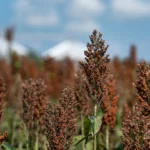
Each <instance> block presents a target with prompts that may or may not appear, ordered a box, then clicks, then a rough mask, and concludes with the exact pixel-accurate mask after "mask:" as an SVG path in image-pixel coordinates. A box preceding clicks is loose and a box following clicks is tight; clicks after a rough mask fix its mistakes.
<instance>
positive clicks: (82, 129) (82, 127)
mask: <svg viewBox="0 0 150 150" xmlns="http://www.w3.org/2000/svg"><path fill="white" fill-rule="evenodd" d="M81 133H82V137H84V122H83V115H82V114H81ZM82 150H85V146H84V141H83V142H82Z"/></svg>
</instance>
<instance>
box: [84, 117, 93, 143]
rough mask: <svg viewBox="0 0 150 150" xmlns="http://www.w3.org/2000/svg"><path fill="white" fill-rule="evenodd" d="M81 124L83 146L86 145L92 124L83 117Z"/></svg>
mask: <svg viewBox="0 0 150 150" xmlns="http://www.w3.org/2000/svg"><path fill="white" fill-rule="evenodd" d="M83 124H84V136H85V137H86V138H85V144H86V143H87V141H88V135H89V134H90V131H91V127H92V123H91V121H90V119H89V117H85V119H84V123H83Z"/></svg>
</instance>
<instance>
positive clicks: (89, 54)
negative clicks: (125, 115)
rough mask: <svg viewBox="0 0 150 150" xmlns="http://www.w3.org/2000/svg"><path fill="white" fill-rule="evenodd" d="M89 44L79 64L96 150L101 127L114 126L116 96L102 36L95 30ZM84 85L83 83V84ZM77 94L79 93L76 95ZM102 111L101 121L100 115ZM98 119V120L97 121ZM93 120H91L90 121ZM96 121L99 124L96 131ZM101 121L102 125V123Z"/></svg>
mask: <svg viewBox="0 0 150 150" xmlns="http://www.w3.org/2000/svg"><path fill="white" fill-rule="evenodd" d="M90 40H91V44H90V43H88V44H87V51H85V56H86V57H85V60H86V61H85V62H80V65H81V68H82V70H83V73H84V74H85V78H86V81H87V83H86V84H87V85H88V86H86V91H87V93H88V99H90V101H91V104H93V113H92V118H94V121H92V122H93V123H92V124H93V125H94V127H93V149H94V150H97V148H98V147H97V134H98V132H99V131H101V130H100V129H101V125H104V124H105V125H106V126H107V127H109V126H110V127H112V128H113V127H114V126H115V121H116V120H115V115H116V111H117V101H118V96H117V94H116V92H115V82H114V81H113V79H112V77H109V76H110V71H109V68H108V64H109V62H110V59H109V58H108V57H109V55H106V51H107V48H108V46H105V41H104V40H102V34H101V33H98V32H97V31H96V30H94V31H93V34H92V35H91V36H90ZM83 84H85V83H83ZM78 94H79V93H78ZM102 111H103V113H104V114H103V115H104V116H103V117H102V118H103V119H102V118H101V119H100V117H99V116H101V114H99V113H101V112H102ZM98 118H99V120H98ZM92 120H93V119H92ZM97 120H98V121H99V122H101V124H99V129H98V130H97ZM102 121H103V123H102ZM108 132H109V128H106V145H105V147H106V148H107V149H109V135H108Z"/></svg>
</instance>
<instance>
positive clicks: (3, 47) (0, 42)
mask: <svg viewBox="0 0 150 150" xmlns="http://www.w3.org/2000/svg"><path fill="white" fill-rule="evenodd" d="M8 47H9V44H8V41H6V40H5V39H4V38H1V37H0V57H2V56H8V49H9V48H8ZM11 49H12V51H14V52H16V53H17V54H19V55H27V54H28V49H27V48H26V47H24V46H23V45H21V44H19V43H17V42H12V44H11Z"/></svg>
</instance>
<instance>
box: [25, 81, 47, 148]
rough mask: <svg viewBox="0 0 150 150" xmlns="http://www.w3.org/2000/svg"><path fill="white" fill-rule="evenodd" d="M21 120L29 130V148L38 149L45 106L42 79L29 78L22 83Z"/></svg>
mask: <svg viewBox="0 0 150 150" xmlns="http://www.w3.org/2000/svg"><path fill="white" fill-rule="evenodd" d="M22 106H23V120H24V123H25V125H26V127H27V129H28V131H29V135H28V136H29V138H30V142H31V143H29V147H30V149H35V150H37V149H38V134H39V131H40V130H42V125H43V122H42V121H43V120H42V118H43V114H44V109H45V106H46V86H45V83H44V81H43V80H42V79H38V80H33V79H29V80H26V81H25V82H24V84H23V85H22Z"/></svg>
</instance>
